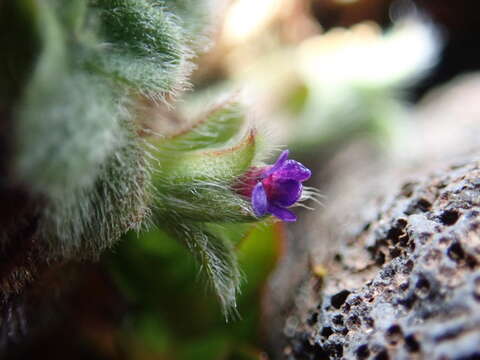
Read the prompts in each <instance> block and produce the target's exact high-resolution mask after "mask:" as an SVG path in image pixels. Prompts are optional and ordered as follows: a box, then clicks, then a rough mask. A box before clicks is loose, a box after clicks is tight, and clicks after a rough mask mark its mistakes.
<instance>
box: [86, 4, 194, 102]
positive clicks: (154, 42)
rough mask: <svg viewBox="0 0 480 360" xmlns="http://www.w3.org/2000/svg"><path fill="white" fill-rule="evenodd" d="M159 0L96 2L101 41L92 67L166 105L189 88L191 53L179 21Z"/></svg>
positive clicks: (90, 65) (94, 5)
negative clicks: (178, 93)
mask: <svg viewBox="0 0 480 360" xmlns="http://www.w3.org/2000/svg"><path fill="white" fill-rule="evenodd" d="M162 5H163V2H162V1H158V0H154V1H148V0H93V1H92V6H93V7H94V8H95V9H97V10H98V16H99V18H100V24H101V36H102V37H103V39H104V41H105V43H106V44H108V45H104V46H102V47H98V48H96V49H94V50H95V53H94V56H92V57H91V58H90V59H89V61H88V65H89V67H90V68H91V69H93V70H94V71H96V72H98V73H101V74H103V75H106V76H108V77H110V78H112V79H114V80H116V81H117V82H119V83H120V84H123V85H124V86H125V85H126V86H127V87H130V88H132V89H133V90H134V91H136V92H139V93H142V94H144V95H146V96H148V97H151V98H155V99H161V100H165V99H166V97H167V95H169V94H170V95H172V94H174V93H175V92H176V91H178V90H182V89H183V88H185V87H187V81H186V76H187V75H188V74H189V72H190V70H191V68H192V66H191V64H190V62H189V59H190V58H191V57H192V56H193V54H192V51H191V50H190V49H189V48H188V46H187V44H186V39H185V36H184V32H183V30H182V27H181V25H180V23H179V21H178V19H177V18H176V17H175V16H174V15H173V14H171V13H169V12H168V11H166V10H165V9H164V7H163V6H162Z"/></svg>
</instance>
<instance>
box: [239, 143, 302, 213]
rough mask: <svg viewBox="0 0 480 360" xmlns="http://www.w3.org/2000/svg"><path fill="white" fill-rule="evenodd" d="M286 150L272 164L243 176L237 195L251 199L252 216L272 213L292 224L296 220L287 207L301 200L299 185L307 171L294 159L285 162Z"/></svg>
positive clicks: (300, 187)
mask: <svg viewBox="0 0 480 360" xmlns="http://www.w3.org/2000/svg"><path fill="white" fill-rule="evenodd" d="M288 154H289V151H288V150H285V151H284V152H282V153H281V154H280V156H279V157H278V159H277V161H276V162H275V164H273V165H271V166H266V167H264V168H254V169H252V170H251V171H250V172H249V173H248V174H247V179H246V181H244V186H243V188H242V190H241V191H240V193H242V194H243V195H246V196H250V197H251V202H252V208H253V211H254V213H255V215H256V216H258V217H260V216H264V215H266V214H272V215H274V216H276V217H277V218H279V219H281V220H283V221H289V222H291V221H296V220H297V217H296V216H295V214H294V213H293V212H291V211H290V210H288V209H287V208H288V207H290V206H292V205H294V204H295V203H296V202H297V201H299V200H300V198H301V197H302V191H303V186H302V182H304V181H306V180H308V179H309V178H310V176H311V171H310V170H309V169H307V168H306V167H305V166H303V165H302V164H301V163H299V162H298V161H295V160H289V159H288Z"/></svg>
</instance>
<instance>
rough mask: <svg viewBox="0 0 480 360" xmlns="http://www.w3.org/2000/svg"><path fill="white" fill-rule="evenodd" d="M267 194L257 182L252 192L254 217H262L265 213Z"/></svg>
mask: <svg viewBox="0 0 480 360" xmlns="http://www.w3.org/2000/svg"><path fill="white" fill-rule="evenodd" d="M267 204H268V202H267V193H266V192H265V188H264V187H263V184H262V183H261V182H259V183H258V184H257V185H255V187H254V188H253V191H252V207H253V212H254V213H255V215H256V216H263V215H265V214H266V213H267Z"/></svg>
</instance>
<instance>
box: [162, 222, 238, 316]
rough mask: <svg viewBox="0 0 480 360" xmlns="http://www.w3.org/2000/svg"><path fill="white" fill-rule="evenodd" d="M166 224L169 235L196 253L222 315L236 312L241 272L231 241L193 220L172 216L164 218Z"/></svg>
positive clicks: (230, 314)
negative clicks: (219, 305)
mask: <svg viewBox="0 0 480 360" xmlns="http://www.w3.org/2000/svg"><path fill="white" fill-rule="evenodd" d="M166 226H167V228H168V231H169V232H170V233H171V234H172V235H173V236H175V237H176V238H178V239H179V240H181V241H184V242H185V243H186V244H187V246H188V248H189V249H190V250H191V252H192V254H193V255H194V256H195V257H196V259H197V261H198V262H199V264H200V266H201V270H202V271H203V273H204V274H205V275H206V277H207V280H208V282H209V283H210V284H211V286H212V288H213V289H214V291H215V294H216V295H217V297H218V299H219V300H220V304H221V305H222V309H223V312H224V315H225V316H226V317H227V318H228V317H230V316H232V315H236V312H237V310H236V308H237V304H236V298H237V293H238V291H239V288H240V281H241V275H240V270H239V267H238V262H237V257H236V254H235V251H234V248H233V245H232V243H231V242H230V241H228V240H227V239H224V238H222V237H221V236H218V235H216V234H214V233H213V232H212V231H209V230H208V229H206V227H205V226H202V225H200V224H197V223H188V222H181V219H175V218H173V219H171V220H169V221H167V223H166Z"/></svg>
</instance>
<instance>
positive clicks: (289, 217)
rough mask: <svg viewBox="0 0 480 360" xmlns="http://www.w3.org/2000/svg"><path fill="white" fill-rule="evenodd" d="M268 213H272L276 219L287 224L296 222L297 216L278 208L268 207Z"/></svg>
mask: <svg viewBox="0 0 480 360" xmlns="http://www.w3.org/2000/svg"><path fill="white" fill-rule="evenodd" d="M268 212H270V213H272V214H273V215H275V216H276V217H277V218H279V219H280V220H283V221H287V222H293V221H297V216H296V215H295V214H294V213H292V212H291V211H290V210H288V209H285V208H282V207H280V206H275V205H270V206H269V207H268Z"/></svg>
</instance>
